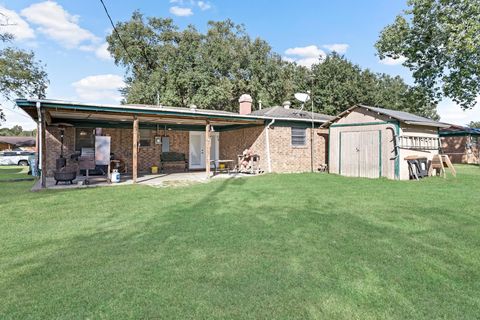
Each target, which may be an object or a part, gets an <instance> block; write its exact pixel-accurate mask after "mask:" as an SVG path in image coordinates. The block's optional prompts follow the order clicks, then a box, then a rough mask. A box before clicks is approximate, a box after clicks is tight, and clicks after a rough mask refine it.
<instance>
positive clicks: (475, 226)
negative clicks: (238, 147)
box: [0, 166, 480, 319]
mask: <svg viewBox="0 0 480 320" xmlns="http://www.w3.org/2000/svg"><path fill="white" fill-rule="evenodd" d="M458 173H459V174H458V177H457V178H456V179H455V178H451V177H449V178H448V179H446V180H444V179H442V178H429V179H426V180H423V181H418V182H417V181H415V182H414V181H412V182H407V181H404V182H398V181H388V180H368V179H349V178H345V177H339V176H334V175H326V174H290V175H265V176H261V177H255V178H243V179H232V180H226V181H213V182H210V183H208V184H198V185H194V186H189V187H178V188H167V189H164V188H162V189H156V188H151V187H144V186H122V187H120V186H118V187H114V188H113V187H112V188H93V189H92V188H91V189H79V190H68V191H46V192H37V193H30V192H29V191H28V190H29V188H30V187H31V185H32V183H31V182H17V183H9V184H7V183H2V184H0V230H1V232H0V248H1V250H0V301H1V303H0V318H2V319H18V318H21V319H28V318H45V319H71V318H82V319H83V318H92V319H99V318H100V319H101V318H109V319H127V318H130V319H139V318H142V319H146V318H178V319H192V318H195V319H225V318H229V319H306V318H310V319H478V318H479V310H480V250H479V248H480V232H479V230H480V210H479V209H478V201H477V199H478V190H479V188H480V169H479V168H478V167H473V166H459V167H458Z"/></svg>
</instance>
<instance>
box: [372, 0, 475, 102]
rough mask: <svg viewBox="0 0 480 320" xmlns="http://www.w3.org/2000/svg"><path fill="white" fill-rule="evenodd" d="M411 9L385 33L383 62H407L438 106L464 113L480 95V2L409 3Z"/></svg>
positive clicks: (380, 52)
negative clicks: (454, 106)
mask: <svg viewBox="0 0 480 320" xmlns="http://www.w3.org/2000/svg"><path fill="white" fill-rule="evenodd" d="M408 5H409V9H408V10H405V11H404V12H403V13H402V14H401V15H399V16H397V17H396V19H395V21H394V23H393V24H391V25H388V26H387V27H385V28H384V29H383V31H382V32H381V34H380V38H379V40H378V41H377V43H376V44H375V47H376V48H377V51H378V55H379V56H380V58H382V59H383V58H386V57H390V58H395V59H398V58H405V59H406V60H405V62H404V65H405V66H406V67H408V68H410V70H412V71H413V77H414V79H415V82H416V83H417V84H418V85H419V86H420V87H422V88H424V91H425V93H427V94H428V97H429V100H431V101H438V100H439V99H440V98H441V96H442V95H443V96H446V97H449V98H451V99H452V100H454V101H455V102H457V103H458V104H460V105H461V106H462V108H464V109H468V108H472V107H473V106H475V104H476V97H477V96H478V95H479V94H480V19H479V17H480V1H478V0H409V1H408Z"/></svg>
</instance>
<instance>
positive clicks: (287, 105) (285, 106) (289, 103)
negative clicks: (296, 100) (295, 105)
mask: <svg viewBox="0 0 480 320" xmlns="http://www.w3.org/2000/svg"><path fill="white" fill-rule="evenodd" d="M282 105H283V107H284V108H285V109H290V106H291V105H292V103H291V102H290V101H284V102H283V104H282Z"/></svg>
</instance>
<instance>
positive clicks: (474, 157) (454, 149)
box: [440, 136, 479, 163]
mask: <svg viewBox="0 0 480 320" xmlns="http://www.w3.org/2000/svg"><path fill="white" fill-rule="evenodd" d="M440 140H441V145H442V151H443V153H445V154H447V155H448V156H449V157H450V160H451V161H452V162H453V163H478V152H479V148H478V145H477V144H476V143H475V142H476V141H475V140H473V139H471V138H470V137H469V136H447V137H441V138H440ZM467 143H471V144H472V147H471V148H470V149H467V148H466V145H467Z"/></svg>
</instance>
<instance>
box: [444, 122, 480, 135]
mask: <svg viewBox="0 0 480 320" xmlns="http://www.w3.org/2000/svg"><path fill="white" fill-rule="evenodd" d="M439 133H440V135H441V136H464V135H474V136H480V129H477V128H470V127H464V126H458V125H455V124H452V125H450V127H448V128H442V129H441V130H440V132H439Z"/></svg>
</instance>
